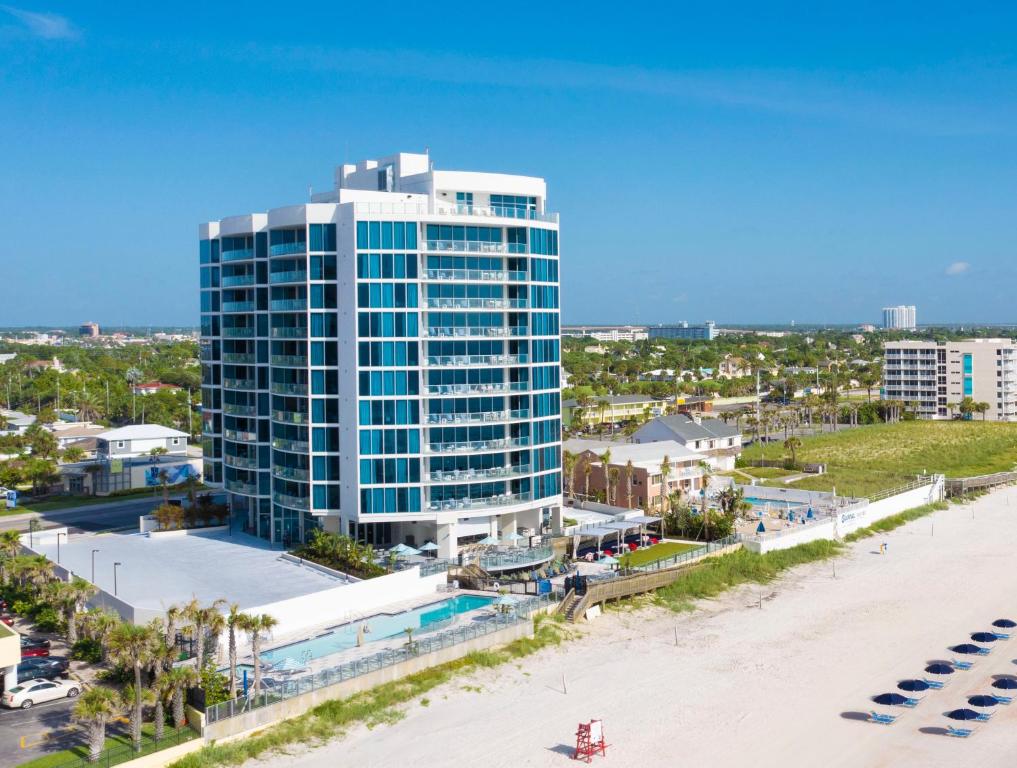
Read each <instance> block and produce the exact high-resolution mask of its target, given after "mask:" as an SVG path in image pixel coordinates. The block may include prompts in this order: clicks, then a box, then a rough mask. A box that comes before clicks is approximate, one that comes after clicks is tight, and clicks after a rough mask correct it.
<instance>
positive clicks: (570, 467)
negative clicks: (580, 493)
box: [561, 450, 577, 501]
mask: <svg viewBox="0 0 1017 768" xmlns="http://www.w3.org/2000/svg"><path fill="white" fill-rule="evenodd" d="M576 459H577V457H576V455H575V454H574V453H572V451H569V450H565V451H563V452H562V456H561V462H562V469H563V470H564V471H565V481H566V482H567V483H568V494H569V498H570V499H572V500H573V501H575V500H576Z"/></svg>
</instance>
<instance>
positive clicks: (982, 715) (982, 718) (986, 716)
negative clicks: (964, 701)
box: [975, 712, 992, 723]
mask: <svg viewBox="0 0 1017 768" xmlns="http://www.w3.org/2000/svg"><path fill="white" fill-rule="evenodd" d="M991 719H992V712H979V713H978V717H976V718H975V720H977V721H978V722H980V723H987V722H989V721H990V720H991Z"/></svg>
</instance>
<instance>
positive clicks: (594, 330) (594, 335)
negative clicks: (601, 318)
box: [561, 325, 648, 341]
mask: <svg viewBox="0 0 1017 768" xmlns="http://www.w3.org/2000/svg"><path fill="white" fill-rule="evenodd" d="M561 335H562V336H572V337H575V338H587V339H596V340H597V341H643V340H645V339H646V338H647V337H648V334H647V332H646V326H645V325H565V326H562V329H561Z"/></svg>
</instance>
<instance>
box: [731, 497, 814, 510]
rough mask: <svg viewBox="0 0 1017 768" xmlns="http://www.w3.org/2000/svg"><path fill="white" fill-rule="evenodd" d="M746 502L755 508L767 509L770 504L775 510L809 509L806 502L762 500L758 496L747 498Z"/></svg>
mask: <svg viewBox="0 0 1017 768" xmlns="http://www.w3.org/2000/svg"><path fill="white" fill-rule="evenodd" d="M745 501H747V502H749V504H751V505H752V506H754V507H765V506H766V505H767V504H770V505H771V506H772V507H773V509H788V508H790V509H798V508H799V507H807V506H808V504H806V503H805V502H804V501H789V500H787V499H761V498H759V497H758V496H746V497H745Z"/></svg>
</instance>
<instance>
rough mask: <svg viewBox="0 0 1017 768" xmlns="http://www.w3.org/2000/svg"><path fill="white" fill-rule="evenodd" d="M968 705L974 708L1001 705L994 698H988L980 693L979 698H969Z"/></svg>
mask: <svg viewBox="0 0 1017 768" xmlns="http://www.w3.org/2000/svg"><path fill="white" fill-rule="evenodd" d="M968 704H970V705H971V706H972V707H995V706H996V705H998V704H999V701H998V700H997V699H996V698H995V697H993V696H986V695H984V694H981V693H980V694H978V695H977V696H969V697H968Z"/></svg>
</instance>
